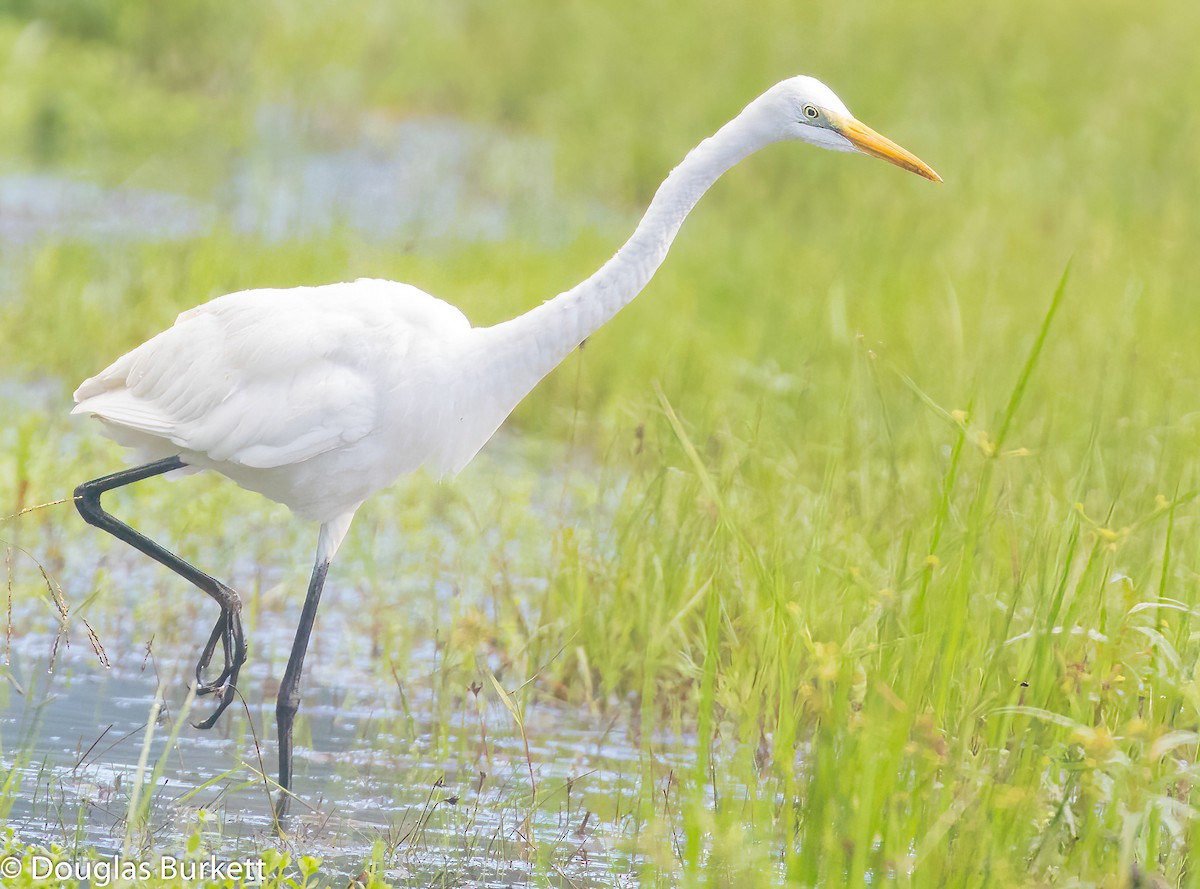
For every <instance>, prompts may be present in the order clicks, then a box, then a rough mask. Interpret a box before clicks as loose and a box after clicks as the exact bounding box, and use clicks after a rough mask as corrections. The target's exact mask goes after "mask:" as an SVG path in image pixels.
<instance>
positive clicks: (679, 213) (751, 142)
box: [472, 103, 780, 444]
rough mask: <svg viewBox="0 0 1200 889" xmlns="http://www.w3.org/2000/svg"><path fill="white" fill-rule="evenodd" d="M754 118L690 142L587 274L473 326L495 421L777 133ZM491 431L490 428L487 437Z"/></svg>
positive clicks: (594, 325)
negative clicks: (549, 295)
mask: <svg viewBox="0 0 1200 889" xmlns="http://www.w3.org/2000/svg"><path fill="white" fill-rule="evenodd" d="M759 119H760V115H759V114H758V113H756V106H755V103H751V104H750V106H748V107H747V108H746V110H745V111H743V112H742V113H741V114H740V115H738V116H737V117H735V118H734V119H733V120H732V121H730V122H729V123H727V124H726V125H725V126H723V127H722V128H721V129H720V130H718V131H717V133H716V134H715V135H713V136H712V137H711V138H708V139H705V140H704V141H703V142H701V143H700V144H699V145H698V146H696V148H694V149H693V150H692V151H691V152H690V153H689V154H688V156H687V157H686V158H684V159H683V162H682V163H681V164H680V165H679V166H678V167H676V168H675V169H674V170H673V171H672V172H671V175H670V176H668V177H667V179H666V181H664V182H663V184H662V185H661V186H659V189H658V192H657V193H656V194H655V195H654V200H653V201H651V203H650V207H649V209H648V210H647V211H646V215H645V216H644V217H642V221H641V222H640V223H639V224H638V227H637V230H636V231H635V232H634V233H633V236H632V237H630V239H629V240H628V241H627V242H626V243H625V245H624V246H623V247H621V249H620V250H618V251H617V253H616V255H615V256H613V258H612V259H610V260H609V261H608V262H606V263H605V264H604V265H603V266H602V267H601V268H600V269H599V271H597V272H596V273H595V274H594V275H592V276H591V277H590V278H588V279H587V280H586V281H583V282H582V283H580V284H578V285H576V286H575V287H572V288H571V289H570V290H568V291H566V292H565V293H561V294H559V295H558V296H556V297H554V298H553V299H551V300H548V301H547V302H545V303H543V304H542V305H540V306H538V307H537V308H535V309H532V310H531V311H529V312H526V313H525V314H524V315H520V316H518V317H516V318H513V319H512V320H511V321H505V322H503V323H501V324H497V325H495V326H494V327H488V328H482V329H479V330H477V331H475V334H476V335H477V338H476V339H475V343H474V345H475V346H476V347H477V349H473V350H472V353H473V354H472V359H473V361H472V364H473V365H474V368H473V369H474V371H475V374H474V376H475V379H476V380H477V381H478V382H477V385H478V386H479V389H480V390H483V391H485V392H486V393H487V394H488V396H489V399H490V400H491V402H492V406H493V407H494V408H495V409H496V410H497V411H500V410H502V411H503V413H502V414H500V416H499V417H498V418H496V421H495V423H496V426H499V424H500V423H501V422H503V420H504V418H505V417H506V416H508V414H509V413H510V412H511V411H512V409H513V408H514V407H516V406H517V404H518V403H519V402H520V401H521V399H522V398H524V397H525V396H526V395H527V394H528V393H529V391H530V390H531V389H532V388H533V387H534V386H535V385H537V383H538V381H539V380H541V379H542V377H544V376H546V374H548V373H550V371H552V370H553V369H554V368H555V367H557V366H558V364H559V363H560V362H561V361H562V360H563V359H564V358H566V357H567V355H569V354H570V353H571V351H572V350H573V349H575V348H576V347H577V346H578V345H579V344H580V343H581V342H583V340H584V339H586V338H587V337H588V336H590V335H591V334H592V333H594V332H595V331H596V330H597V329H599V328H600V327H601V325H603V324H604V323H605V322H606V321H608V320H609V319H610V318H612V317H613V316H614V315H615V314H617V312H619V311H620V310H621V309H622V308H624V307H625V306H626V305H627V304H628V303H629V302H630V301H631V300H632V299H633V298H634V297H635V296H637V295H638V293H640V292H641V290H642V288H643V287H645V286H646V284H647V283H648V282H649V281H650V279H651V278H652V277H653V276H654V273H655V272H656V271H657V270H658V267H659V266H660V265H662V262H663V260H664V259H665V258H666V256H667V251H668V250H669V249H670V247H671V242H672V241H674V240H675V235H676V233H677V232H678V231H679V227H680V226H681V225H682V224H683V220H684V219H685V218H686V217H687V215H688V213H689V212H691V210H692V208H693V207H694V206H696V202H697V201H699V200H700V197H701V196H702V195H703V194H704V193H705V192H706V191H707V190H708V189H709V187H710V186H711V185H712V184H713V183H714V182H716V181H717V179H719V178H720V176H721V174H722V173H724V172H725V171H726V170H728V169H729V168H730V167H732V166H733V165H734V164H736V163H737V162H738V161H740V160H742V159H743V158H745V157H747V156H748V155H750V154H752V153H753V152H755V151H757V150H758V149H760V148H762V147H764V146H766V145H767V144H769V143H771V142H774V141H777V140H778V139H779V138H780V137H779V135H778V134H777V133H775V132H774V131H771V130H769V129H767V128H764V127H762V126H761V125H760V124H759ZM488 425H490V423H489V424H488ZM492 431H495V427H492V429H491V430H489V432H488V434H489V436H490V434H491V432H492ZM485 440H486V439H485ZM480 444H482V442H481V443H480Z"/></svg>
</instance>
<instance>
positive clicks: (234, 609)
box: [75, 457, 246, 729]
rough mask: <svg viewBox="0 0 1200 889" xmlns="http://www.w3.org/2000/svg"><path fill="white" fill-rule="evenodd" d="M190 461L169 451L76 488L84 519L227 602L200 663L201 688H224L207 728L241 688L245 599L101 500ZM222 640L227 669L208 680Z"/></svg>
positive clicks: (199, 691) (207, 690)
mask: <svg viewBox="0 0 1200 889" xmlns="http://www.w3.org/2000/svg"><path fill="white" fill-rule="evenodd" d="M185 465H186V464H185V463H184V462H183V461H182V460H180V459H179V458H178V457H167V458H166V459H165V460H157V461H155V462H154V463H147V464H145V465H144V466H135V467H133V468H132V469H126V470H124V471H123V472H115V473H113V474H112V475H106V476H104V477H103V478H98V479H94V480H92V481H90V482H84V483H83V484H82V485H80V486H79V487H78V488H76V489H75V506H76V507H78V509H79V514H80V515H81V516H83V518H84V521H86V522H87V523H88V524H90V525H95V526H96V527H97V528H100V529H102V530H104V531H107V532H108V533H109V534H111V535H113V536H114V537H116V538H117V539H118V540H123V541H125V542H126V543H128V544H129V545H130V546H132V547H133V548H134V549H137V550H140V551H141V552H143V553H145V554H146V555H148V556H149V557H150V558H152V559H154V560H155V561H156V562H159V563H160V564H163V565H166V566H167V567H168V568H170V569H171V570H172V571H174V572H175V573H176V574H178V575H180V576H181V577H183V578H185V579H187V580H188V581H190V582H191V583H193V584H194V585H195V586H197V587H199V588H200V589H201V590H202V591H203V592H205V593H207V594H208V595H210V596H212V597H213V598H214V599H216V600H217V603H218V604H219V605H220V606H221V616H220V617H219V618H218V619H217V623H216V625H215V626H214V627H213V631H212V635H211V636H210V637H209V639H208V642H207V644H206V645H205V646H204V650H203V652H202V653H201V655H200V660H199V662H198V663H197V664H196V683H197V685H196V693H197V694H201V695H208V694H214V693H217V692H220V693H221V701H220V703H219V704H218V705H217V710H216V712H215V713H213V714H212V715H211V716H210V717H209V718H208V719H206V720H204V722H201V723H198V724H197V728H205V729H207V728H212V727H213V725H214V724H215V723H216V721H217V718H218V717H219V716H220V715H221V714H222V713H224V712H225V708H226V707H228V706H229V705H230V704H231V703H232V702H233V696H234V693H235V692H236V690H237V689H236V688H235V686H236V684H237V678H238V673H239V672H240V671H241V669H242V664H244V663H245V662H246V638H245V635H244V634H243V633H242V616H241V613H242V600H241V599H239V598H238V594H237V593H235V592H234V591H233V590H231V589H230V588H229V587H227V586H225V584H223V583H221V582H220V581H219V580H217V579H215V578H213V577H209V576H208V575H207V574H205V573H204V572H203V571H201V570H200V569H198V568H196V567H195V566H193V565H190V564H188V563H187V562H185V561H184V560H183V559H181V558H179V556H177V555H175V554H174V553H172V552H170V551H168V550H166V549H164V548H163V547H162V546H160V545H159V544H157V543H155V542H154V541H153V540H151V539H150V538H149V537H146V536H145V535H144V534H139V533H138V532H137V531H135V530H134V529H133V528H131V527H129V525H126V524H125V523H124V522H122V521H120V520H119V519H117V518H114V517H113V516H112V515H111V514H109V513H107V512H105V511H104V508H103V507H102V506H101V505H100V495H101V494H103V493H105V492H106V491H111V490H113V489H114V488H120V487H123V486H124V485H129V484H132V483H134V482H140V481H143V480H144V479H148V478H153V477H154V476H156V475H162V474H163V473H164V472H170V471H171V470H173V469H182V468H183V467H184V466H185ZM218 641H219V642H220V643H221V650H222V654H223V658H224V662H225V663H224V667H223V668H222V670H221V675H219V676H218V677H217V678H216V679H214V680H213V681H212V682H205V681H204V679H203V674H204V671H205V670H206V669H207V668H208V665H209V662H210V661H211V660H212V656H213V653H214V652H215V651H216V647H217V642H218Z"/></svg>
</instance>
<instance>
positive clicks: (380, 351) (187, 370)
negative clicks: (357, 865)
mask: <svg viewBox="0 0 1200 889" xmlns="http://www.w3.org/2000/svg"><path fill="white" fill-rule="evenodd" d="M785 140H801V141H806V142H809V143H812V144H815V145H818V146H821V147H824V148H831V149H835V150H841V151H855V150H857V151H861V152H863V153H866V154H870V155H873V156H876V157H881V158H884V159H886V160H889V161H891V162H892V163H895V164H897V165H898V166H901V167H904V168H905V169H908V170H911V171H913V172H916V173H918V174H920V175H922V176H925V177H926V178H929V179H935V180H937V179H938V176H937V174H936V173H934V172H933V170H931V169H930V168H929V167H928V166H927V165H925V164H924V163H923V162H921V161H920V160H918V159H917V158H916V157H914V156H913V155H911V154H909V153H908V152H907V151H905V150H904V149H902V148H900V147H899V146H898V145H895V144H894V143H892V142H890V141H888V140H887V139H885V138H883V137H882V136H880V135H879V134H877V133H875V132H874V131H872V130H870V129H868V128H867V127H865V126H863V125H862V124H860V123H859V122H858V121H856V120H855V119H854V118H853V117H851V116H850V113H849V111H848V110H847V109H846V106H845V105H843V104H842V102H841V100H840V99H838V98H837V96H835V95H834V94H833V92H832V91H831V90H830V89H829V88H828V87H826V86H825V85H824V84H822V83H820V82H819V81H816V80H813V79H812V78H809V77H796V78H792V79H790V80H785V81H783V82H781V83H779V84H776V86H774V87H772V88H771V89H770V90H768V91H767V92H766V93H764V94H763V95H762V96H760V97H759V98H757V99H755V100H754V101H753V102H751V103H750V104H749V105H748V106H747V107H746V108H745V109H744V110H743V111H742V112H741V114H739V115H738V116H737V117H735V118H734V119H733V120H732V121H730V122H729V123H728V124H726V125H725V126H724V127H722V128H721V129H720V130H719V131H718V132H717V133H715V134H714V135H713V136H712V137H710V138H708V139H705V140H704V141H703V142H701V143H700V145H698V146H697V147H696V148H695V149H694V150H693V151H691V152H690V153H689V154H688V155H687V157H686V158H685V159H684V161H683V162H682V163H681V164H680V165H679V166H678V167H676V168H675V170H673V171H672V173H671V175H670V176H668V177H667V179H666V181H664V182H663V184H662V186H661V187H660V188H659V190H658V192H657V193H656V194H655V197H654V200H653V201H652V202H651V204H650V207H649V209H648V210H647V211H646V214H645V216H644V217H643V218H642V221H641V222H640V223H639V225H638V227H637V230H636V231H635V232H634V234H633V236H632V237H631V238H630V239H629V240H628V241H627V242H626V243H625V245H624V246H623V247H622V248H621V249H620V250H619V251H618V252H617V254H616V255H615V256H613V258H612V259H610V260H609V261H608V262H607V263H605V265H604V266H603V267H602V268H601V269H600V270H599V271H597V272H596V273H595V274H593V275H592V276H591V277H589V278H588V279H587V280H585V281H583V282H582V283H581V284H579V285H577V286H576V287H574V288H572V289H571V290H568V291H566V292H565V293H561V294H559V295H558V296H556V297H554V298H553V299H551V300H549V301H547V302H545V303H543V304H542V305H540V306H538V307H536V308H534V309H532V310H530V311H529V312H526V313H525V314H524V315H520V316H518V317H517V318H514V319H512V320H511V321H507V322H504V323H502V324H498V325H495V326H493V327H482V328H476V327H472V326H471V325H470V323H469V322H468V321H467V319H466V317H465V316H464V315H463V314H462V312H460V311H459V310H458V309H455V308H454V307H452V306H450V305H449V304H448V303H445V302H442V301H441V300H439V299H436V298H434V297H432V296H430V295H429V294H427V293H424V292H422V291H420V290H418V289H417V288H415V287H411V286H409V285H407V284H399V283H394V282H390V281H376V280H367V279H363V280H359V281H355V282H353V283H348V284H331V285H325V286H321V287H298V288H294V289H291V290H247V291H243V292H241V293H233V294H229V295H227V296H222V297H218V298H217V299H214V300H212V301H211V302H208V303H205V304H204V305H201V306H199V307H197V308H194V309H191V310H189V311H186V312H184V313H183V314H182V315H180V316H179V318H178V319H177V320H176V322H175V324H174V326H172V327H171V328H169V329H168V330H165V331H164V332H162V333H160V334H158V335H157V336H155V337H154V338H152V339H150V340H148V341H147V342H146V343H144V344H142V345H141V346H138V347H137V348H135V349H134V350H133V351H131V352H129V353H128V354H126V355H124V356H123V357H121V358H119V359H117V361H115V362H114V363H113V364H112V365H111V366H110V367H108V368H107V369H106V370H104V371H102V372H101V373H100V374H98V375H96V376H95V377H92V378H91V379H89V380H87V381H86V382H84V383H83V384H82V385H81V386H80V387H79V389H78V391H77V392H76V393H75V399H76V402H77V404H76V406H75V409H74V412H75V413H80V414H88V415H91V416H94V417H96V418H97V419H99V420H100V421H101V422H102V423H103V424H104V426H105V429H106V431H107V432H108V433H109V434H110V435H111V436H112V437H113V438H115V439H116V440H117V441H119V442H120V443H122V444H125V445H128V446H130V447H132V448H135V449H136V450H137V451H139V452H140V453H141V454H142V455H143V456H145V457H146V458H148V459H151V460H154V461H155V462H153V463H149V464H147V465H145V466H141V467H137V468H135V469H132V470H127V471H126V472H124V473H116V474H114V475H112V476H107V477H105V478H102V479H97V480H95V481H93V482H88V483H86V484H85V485H82V486H80V488H79V489H78V490H77V500H78V503H79V508H80V512H81V513H82V514H83V515H84V517H85V518H86V519H87V520H88V521H89V522H92V523H93V524H96V525H98V526H99V527H102V528H104V529H105V530H108V531H109V532H110V533H113V534H115V535H116V536H118V537H120V538H121V539H123V540H126V541H127V542H129V543H130V544H131V545H133V546H136V547H137V548H139V549H141V550H142V551H143V552H145V553H147V554H148V555H150V556H151V557H152V558H155V559H157V560H158V561H160V562H162V563H163V564H165V565H167V566H168V567H170V568H171V569H172V570H174V571H176V572H177V573H179V574H181V575H183V576H184V577H186V578H188V579H189V580H191V581H192V582H193V583H195V584H196V585H197V586H199V587H200V588H201V589H202V590H204V591H205V592H206V593H208V594H209V595H210V596H212V597H213V598H214V599H216V600H217V601H218V602H219V603H220V604H221V609H222V611H221V618H220V619H219V620H218V622H217V625H216V626H215V627H214V629H213V633H212V636H211V637H210V639H209V641H208V644H207V645H206V647H205V649H204V653H203V654H202V655H201V658H200V663H199V665H198V667H197V679H198V681H200V679H201V674H202V673H203V671H204V670H205V669H206V668H207V666H208V663H209V660H210V659H211V656H212V654H213V653H214V651H215V648H216V645H217V643H218V642H220V643H221V646H222V650H223V652H224V657H225V669H224V671H223V672H222V673H221V675H220V677H219V678H218V679H217V680H215V681H213V682H209V683H204V682H201V684H200V686H199V687H200V690H201V692H202V693H217V692H220V693H221V696H222V701H221V705H220V707H219V708H218V710H217V712H216V713H215V714H214V715H213V717H211V718H210V719H209V720H208V721H207V722H206V723H205V727H207V726H209V725H211V724H212V723H213V721H214V720H215V719H216V716H217V715H219V714H220V712H221V711H222V710H223V709H224V708H225V707H227V706H228V705H229V703H230V702H231V701H232V699H233V686H234V683H235V682H236V680H237V676H238V670H239V668H240V666H241V663H242V661H243V660H244V659H245V644H244V641H243V640H242V636H241V623H240V617H239V612H240V607H241V605H240V600H239V599H238V597H237V594H236V593H234V592H233V591H232V590H230V589H229V588H228V587H225V586H224V585H223V584H221V583H220V582H219V581H217V580H215V579H214V578H212V577H209V576H208V575H206V574H203V573H202V572H200V571H198V570H197V569H196V568H194V567H192V566H191V565H188V564H187V563H186V562H184V561H183V560H182V559H179V557H177V556H175V555H173V554H172V553H169V552H167V551H166V550H164V549H163V548H162V547H160V546H158V544H155V543H154V542H153V541H150V540H149V539H148V538H146V537H144V536H143V535H141V534H139V533H138V532H136V531H134V530H133V529H132V528H130V527H129V526H128V525H125V524H123V523H121V522H119V521H118V520H116V519H115V518H113V517H112V516H111V515H109V514H108V513H106V512H104V510H103V509H102V508H101V507H100V501H99V498H100V495H101V494H102V493H103V492H105V491H107V490H111V489H113V488H115V487H119V486H121V485H124V484H129V483H131V482H133V481H140V480H142V479H145V478H149V477H152V476H154V475H158V474H162V473H165V472H174V471H188V470H200V469H210V470H215V471H217V472H220V473H221V474H223V475H226V476H228V477H229V478H230V479H232V480H233V481H235V482H237V483H238V484H239V485H241V486H242V487H244V488H248V489H250V490H252V491H257V492H258V493H261V494H263V495H265V496H267V497H269V498H271V499H272V500H276V501H278V502H280V503H283V504H286V505H287V506H289V507H290V508H291V509H292V510H293V511H294V512H295V513H296V514H298V515H300V516H302V517H304V518H308V519H314V520H316V521H318V522H321V535H320V541H319V543H318V548H317V562H316V567H315V568H314V571H313V578H312V581H311V583H310V586H309V592H308V597H307V599H306V601H305V606H304V610H303V612H302V614H301V619H300V629H299V630H298V632H297V636H296V642H295V644H294V646H293V649H292V655H291V658H290V659H289V661H288V666H287V670H286V671H285V674H284V678H283V681H282V682H281V688H280V697H279V708H278V711H279V728H280V776H281V777H280V783H281V785H282V786H283V787H284V789H285V790H286V789H288V788H289V786H290V778H291V720H292V716H294V714H295V711H296V708H297V707H298V706H299V688H298V682H299V677H300V672H301V669H302V666H303V660H304V651H305V649H306V647H307V643H308V636H309V632H310V631H311V629H312V623H313V618H314V617H315V613H316V607H317V602H318V600H319V597H320V593H321V589H322V586H323V584H324V580H325V573H326V571H327V569H328V566H329V563H330V561H331V560H332V558H333V555H334V553H335V552H336V551H337V549H338V546H339V545H340V543H341V541H342V539H343V537H344V535H345V533H346V531H347V530H348V528H349V526H350V522H351V520H352V518H353V516H354V513H355V510H357V509H358V507H359V506H360V505H361V504H362V502H363V501H364V500H365V499H366V498H367V497H369V496H370V495H371V494H373V493H374V492H376V491H378V490H380V489H382V488H384V487H387V486H388V485H390V484H391V483H392V482H393V481H395V480H396V479H397V478H398V477H399V476H401V475H403V474H405V473H408V472H412V471H414V470H417V469H419V468H422V467H424V468H426V469H428V470H429V471H431V472H432V473H434V474H435V475H439V476H440V475H444V474H447V473H453V472H457V471H459V470H460V469H462V468H463V467H464V466H466V464H467V463H469V462H470V460H471V459H472V458H473V457H474V456H475V454H476V453H478V451H479V449H480V448H482V447H483V445H484V444H486V442H487V441H488V439H489V438H491V436H492V435H493V434H494V433H495V431H496V429H497V428H499V426H500V424H501V423H503V422H504V419H505V417H507V416H508V414H509V413H510V412H511V411H512V410H513V408H514V407H516V405H517V404H518V403H519V402H520V401H521V399H522V398H524V397H525V395H526V394H528V393H529V391H530V390H531V389H532V388H533V387H534V386H535V385H536V384H537V382H538V381H539V380H541V379H542V378H543V377H544V376H545V375H546V374H547V373H549V372H550V371H551V370H553V369H554V367H555V366H557V365H558V364H559V363H560V362H561V361H562V360H563V358H565V357H566V356H567V355H568V354H569V353H570V352H571V351H572V350H573V349H574V348H575V347H576V346H578V345H579V343H580V342H582V341H583V339H585V338H586V337H587V336H589V335H590V334H591V333H593V332H594V331H595V330H597V329H598V328H599V327H600V326H601V325H603V324H604V323H605V322H606V321H608V320H609V319H610V318H611V317H612V316H613V315H615V314H616V313H617V312H618V311H620V309H621V308H622V307H623V306H625V305H626V304H627V303H628V302H629V301H630V300H632V299H633V298H634V297H635V296H636V295H637V294H638V293H639V292H640V291H641V290H642V288H643V287H644V286H645V285H646V284H647V282H649V280H650V278H651V277H652V276H653V275H654V272H655V271H656V270H657V269H658V267H659V265H661V263H662V261H663V260H664V259H665V257H666V255H667V251H668V250H669V249H670V246H671V243H672V241H673V240H674V238H675V235H676V233H677V232H678V231H679V228H680V226H681V225H682V224H683V221H684V219H685V218H686V216H687V214H688V213H689V212H690V211H691V209H692V207H694V206H695V204H696V202H697V201H698V200H699V199H700V197H701V196H702V195H703V194H704V192H705V191H707V189H708V188H709V186H711V185H712V184H713V183H714V182H715V181H716V180H717V179H718V178H719V177H720V176H721V175H722V174H723V173H724V172H725V171H726V170H728V169H729V168H730V167H732V166H733V165H734V164H736V163H738V162H739V161H741V160H742V159H744V158H745V157H747V156H748V155H750V154H752V153H753V152H755V151H757V150H758V149H760V148H763V147H765V146H766V145H769V144H771V143H773V142H780V141H785ZM286 804H287V794H286V793H285V794H283V795H282V796H281V798H280V806H279V811H280V812H282V811H283V810H285V809H286Z"/></svg>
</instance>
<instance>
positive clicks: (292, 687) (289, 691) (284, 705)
mask: <svg viewBox="0 0 1200 889" xmlns="http://www.w3.org/2000/svg"><path fill="white" fill-rule="evenodd" d="M328 573H329V559H328V558H324V559H323V558H320V557H318V559H317V564H316V566H315V567H314V568H313V573H312V579H311V580H310V581H309V582H308V595H307V596H306V597H305V599H304V609H303V610H302V611H301V612H300V625H299V626H298V627H297V628H296V638H295V640H293V642H292V653H291V655H290V656H289V657H288V662H287V667H286V668H284V671H283V680H282V681H281V682H280V683H279V699H278V700H277V701H276V705H275V719H276V721H277V722H278V724H279V786H280V787H281V788H283V789H282V790H280V791H279V797H278V799H277V800H276V802H275V818H276V819H277V820H282V819H283V817H284V816H285V815H287V810H288V805H289V804H290V803H291V801H292V723H293V721H294V720H295V718H296V711H297V710H299V709H300V674H301V673H303V672H304V655H305V652H307V651H308V640H309V637H311V636H312V628H313V621H315V620H316V617H317V605H319V604H320V602H321V589H322V588H323V587H324V586H325V575H326V574H328Z"/></svg>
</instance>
